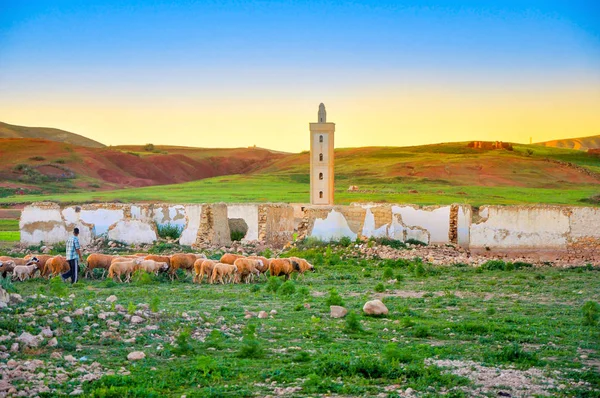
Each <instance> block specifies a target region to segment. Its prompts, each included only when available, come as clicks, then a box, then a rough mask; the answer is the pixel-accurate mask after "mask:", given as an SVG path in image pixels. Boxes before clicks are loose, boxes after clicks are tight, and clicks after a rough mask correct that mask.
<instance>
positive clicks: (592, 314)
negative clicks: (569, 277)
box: [581, 301, 600, 326]
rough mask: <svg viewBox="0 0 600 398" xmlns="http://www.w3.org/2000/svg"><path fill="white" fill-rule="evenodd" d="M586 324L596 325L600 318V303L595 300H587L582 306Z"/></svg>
mask: <svg viewBox="0 0 600 398" xmlns="http://www.w3.org/2000/svg"><path fill="white" fill-rule="evenodd" d="M581 310H582V312H583V324H584V326H596V325H597V324H598V319H599V318H600V304H598V303H597V302H595V301H588V302H586V303H585V304H584V305H583V307H582V308H581Z"/></svg>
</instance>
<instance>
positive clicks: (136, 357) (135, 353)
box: [127, 351, 146, 361]
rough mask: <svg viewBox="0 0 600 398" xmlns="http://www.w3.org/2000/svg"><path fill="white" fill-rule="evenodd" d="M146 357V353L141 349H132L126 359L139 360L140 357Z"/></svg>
mask: <svg viewBox="0 0 600 398" xmlns="http://www.w3.org/2000/svg"><path fill="white" fill-rule="evenodd" d="M144 358H146V354H144V353H143V352H142V351H133V352H130V353H129V354H128V355H127V359H128V360H130V361H139V360H140V359H144Z"/></svg>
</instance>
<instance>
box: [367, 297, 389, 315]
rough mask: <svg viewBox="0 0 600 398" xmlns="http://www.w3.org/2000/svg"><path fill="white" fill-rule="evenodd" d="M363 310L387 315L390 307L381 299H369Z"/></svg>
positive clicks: (372, 313)
mask: <svg viewBox="0 0 600 398" xmlns="http://www.w3.org/2000/svg"><path fill="white" fill-rule="evenodd" d="M363 311H364V312H365V314H367V315H387V313H388V309H387V307H386V306H385V304H383V303H382V302H381V300H371V301H367V302H366V303H365V305H364V306H363Z"/></svg>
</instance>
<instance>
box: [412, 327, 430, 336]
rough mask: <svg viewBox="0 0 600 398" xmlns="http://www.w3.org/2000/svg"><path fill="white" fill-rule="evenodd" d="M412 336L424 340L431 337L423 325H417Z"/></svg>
mask: <svg viewBox="0 0 600 398" xmlns="http://www.w3.org/2000/svg"><path fill="white" fill-rule="evenodd" d="M413 333H414V336H415V337H416V338H419V339H426V338H427V337H429V336H430V335H431V332H430V331H429V328H428V327H427V326H425V325H419V326H417V327H416V328H415V330H414V332H413Z"/></svg>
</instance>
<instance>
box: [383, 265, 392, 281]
mask: <svg viewBox="0 0 600 398" xmlns="http://www.w3.org/2000/svg"><path fill="white" fill-rule="evenodd" d="M393 277H394V270H393V269H392V267H385V269H384V270H383V279H391V278H393Z"/></svg>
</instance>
